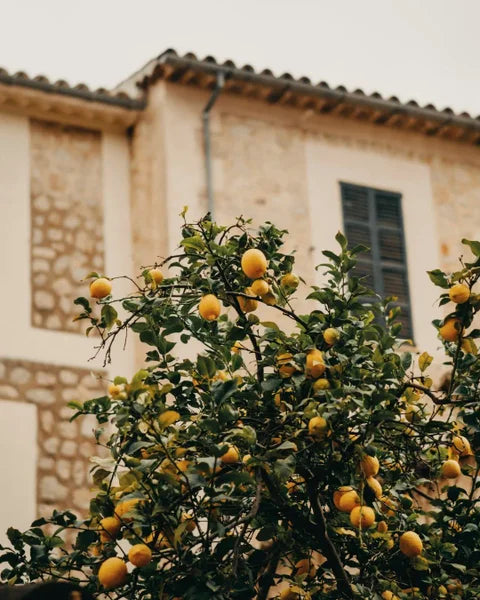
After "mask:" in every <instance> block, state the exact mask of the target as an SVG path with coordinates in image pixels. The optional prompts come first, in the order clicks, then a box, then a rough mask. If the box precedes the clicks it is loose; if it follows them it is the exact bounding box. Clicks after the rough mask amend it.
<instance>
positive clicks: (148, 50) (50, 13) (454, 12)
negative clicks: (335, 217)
mask: <svg viewBox="0 0 480 600" xmlns="http://www.w3.org/2000/svg"><path fill="white" fill-rule="evenodd" d="M479 24H480V0H334V1H332V0H0V25H1V28H0V66H3V67H4V68H6V69H7V70H8V71H17V70H24V71H26V72H27V73H28V74H29V75H31V76H33V75H38V74H44V75H47V76H48V77H49V78H53V79H58V78H63V79H66V80H67V81H68V82H69V83H71V84H76V83H78V82H85V83H87V84H89V85H91V86H93V87H99V86H104V87H113V86H114V85H115V84H116V83H118V82H119V81H121V80H122V79H124V78H125V77H127V76H128V75H129V74H131V73H132V72H134V71H135V70H137V69H138V68H140V67H141V66H142V65H143V64H144V63H145V62H147V61H148V60H149V59H150V58H152V57H154V56H157V55H158V54H160V53H161V52H162V51H163V50H164V49H166V48H169V47H173V48H175V49H177V50H178V51H179V52H182V53H184V52H187V51H193V52H195V53H197V54H198V55H199V56H200V57H203V56H205V55H207V54H212V55H213V56H215V57H216V58H218V59H220V60H224V59H226V58H231V59H233V60H234V61H235V62H236V63H237V64H239V65H243V64H245V63H250V64H252V65H254V66H255V67H256V68H260V69H261V68H264V67H269V68H271V69H272V70H273V71H274V72H275V73H276V74H281V73H283V72H286V71H288V72H290V73H292V74H293V75H295V76H300V75H307V76H309V77H310V78H311V79H312V80H313V81H314V82H318V81H321V80H324V81H327V82H328V83H329V84H330V85H332V86H336V85H345V86H346V87H348V88H349V89H355V88H357V87H360V88H362V89H363V90H365V91H366V92H368V93H371V92H373V91H379V92H381V93H382V94H383V95H386V96H390V95H397V96H398V97H399V98H400V99H401V100H403V101H407V100H410V99H412V98H413V99H415V100H417V101H418V102H420V103H427V102H433V103H434V104H435V105H436V106H437V107H438V108H440V109H441V108H444V107H446V106H451V107H452V108H454V109H455V110H456V111H463V110H466V111H469V112H471V113H472V114H474V115H478V114H480V76H479V75H480V73H479V62H480V58H479V57H480V35H479Z"/></svg>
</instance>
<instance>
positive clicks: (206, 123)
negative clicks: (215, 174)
mask: <svg viewBox="0 0 480 600" xmlns="http://www.w3.org/2000/svg"><path fill="white" fill-rule="evenodd" d="M224 85H225V73H224V72H223V71H220V72H219V73H217V82H216V84H215V88H214V89H213V92H212V95H211V96H210V98H209V100H208V102H207V104H206V105H205V108H204V109H203V112H202V122H203V149H204V152H205V175H206V179H207V197H208V212H209V213H210V216H211V217H212V219H213V216H214V214H213V213H214V202H213V184H212V156H211V142H210V111H211V110H212V108H213V105H214V104H215V102H216V101H217V98H218V96H219V95H220V93H221V91H222V89H223V86H224Z"/></svg>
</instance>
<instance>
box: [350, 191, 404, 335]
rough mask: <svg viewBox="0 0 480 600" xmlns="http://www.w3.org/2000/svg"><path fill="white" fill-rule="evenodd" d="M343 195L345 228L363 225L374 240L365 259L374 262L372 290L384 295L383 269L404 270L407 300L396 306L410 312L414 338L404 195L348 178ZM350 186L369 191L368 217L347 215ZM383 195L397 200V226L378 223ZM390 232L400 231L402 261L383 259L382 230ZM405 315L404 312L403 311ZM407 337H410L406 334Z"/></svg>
mask: <svg viewBox="0 0 480 600" xmlns="http://www.w3.org/2000/svg"><path fill="white" fill-rule="evenodd" d="M339 183H340V197H341V203H342V220H343V227H344V230H346V228H347V227H346V226H347V224H351V225H353V226H360V227H364V228H368V232H369V237H370V240H371V248H370V252H371V260H370V259H368V260H364V263H367V262H368V263H371V266H372V277H373V291H374V292H375V293H376V294H378V295H379V296H380V297H382V298H384V297H385V287H384V275H383V271H385V270H389V271H397V272H399V273H403V274H404V277H405V297H406V301H398V302H395V306H400V307H401V308H402V309H406V311H407V313H406V314H407V315H408V325H409V329H410V336H409V337H410V339H412V341H413V339H414V329H413V315H412V302H411V296H410V280H409V273H408V261H407V245H406V239H405V225H404V218H403V205H402V194H401V193H399V192H393V191H390V190H385V189H380V188H375V187H370V186H366V185H360V184H357V183H352V182H348V181H340V182H339ZM348 189H354V190H356V191H358V190H360V191H363V192H366V196H367V209H368V220H365V221H362V220H360V219H355V218H351V217H348V216H347V214H346V207H345V200H346V191H347V190H348ZM379 194H381V195H382V196H387V197H391V198H394V199H395V200H397V202H398V207H399V218H398V222H399V227H398V228H397V227H394V226H392V225H390V226H389V225H386V224H385V225H379V224H378V211H377V202H376V200H377V195H379ZM380 230H382V231H387V232H388V231H391V232H395V233H398V234H399V236H400V240H401V244H402V261H401V263H395V262H393V261H389V260H387V259H382V257H381V249H380V241H379V231H380ZM357 258H358V260H359V262H360V263H361V262H362V257H361V255H359V256H358V257H357ZM404 314H405V313H404ZM405 337H407V336H405Z"/></svg>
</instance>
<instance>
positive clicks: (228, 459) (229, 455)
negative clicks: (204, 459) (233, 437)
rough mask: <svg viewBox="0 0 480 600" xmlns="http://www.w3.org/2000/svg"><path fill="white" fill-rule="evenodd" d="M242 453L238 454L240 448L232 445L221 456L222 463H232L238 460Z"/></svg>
mask: <svg viewBox="0 0 480 600" xmlns="http://www.w3.org/2000/svg"><path fill="white" fill-rule="evenodd" d="M239 458H240V455H239V454H238V450H237V449H236V448H235V446H230V447H229V448H228V450H227V451H226V452H225V454H223V455H222V456H221V457H220V460H221V461H222V463H224V464H227V465H230V464H232V463H236V462H238V460H239Z"/></svg>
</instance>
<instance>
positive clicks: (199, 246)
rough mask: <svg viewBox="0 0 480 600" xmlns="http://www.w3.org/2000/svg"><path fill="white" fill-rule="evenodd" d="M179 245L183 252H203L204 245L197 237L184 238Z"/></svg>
mask: <svg viewBox="0 0 480 600" xmlns="http://www.w3.org/2000/svg"><path fill="white" fill-rule="evenodd" d="M180 244H181V245H182V246H183V247H184V248H185V250H193V251H195V252H203V250H205V243H204V241H203V240H202V238H201V237H200V236H199V235H193V236H192V237H188V238H185V239H184V240H182V241H181V242H180Z"/></svg>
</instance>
